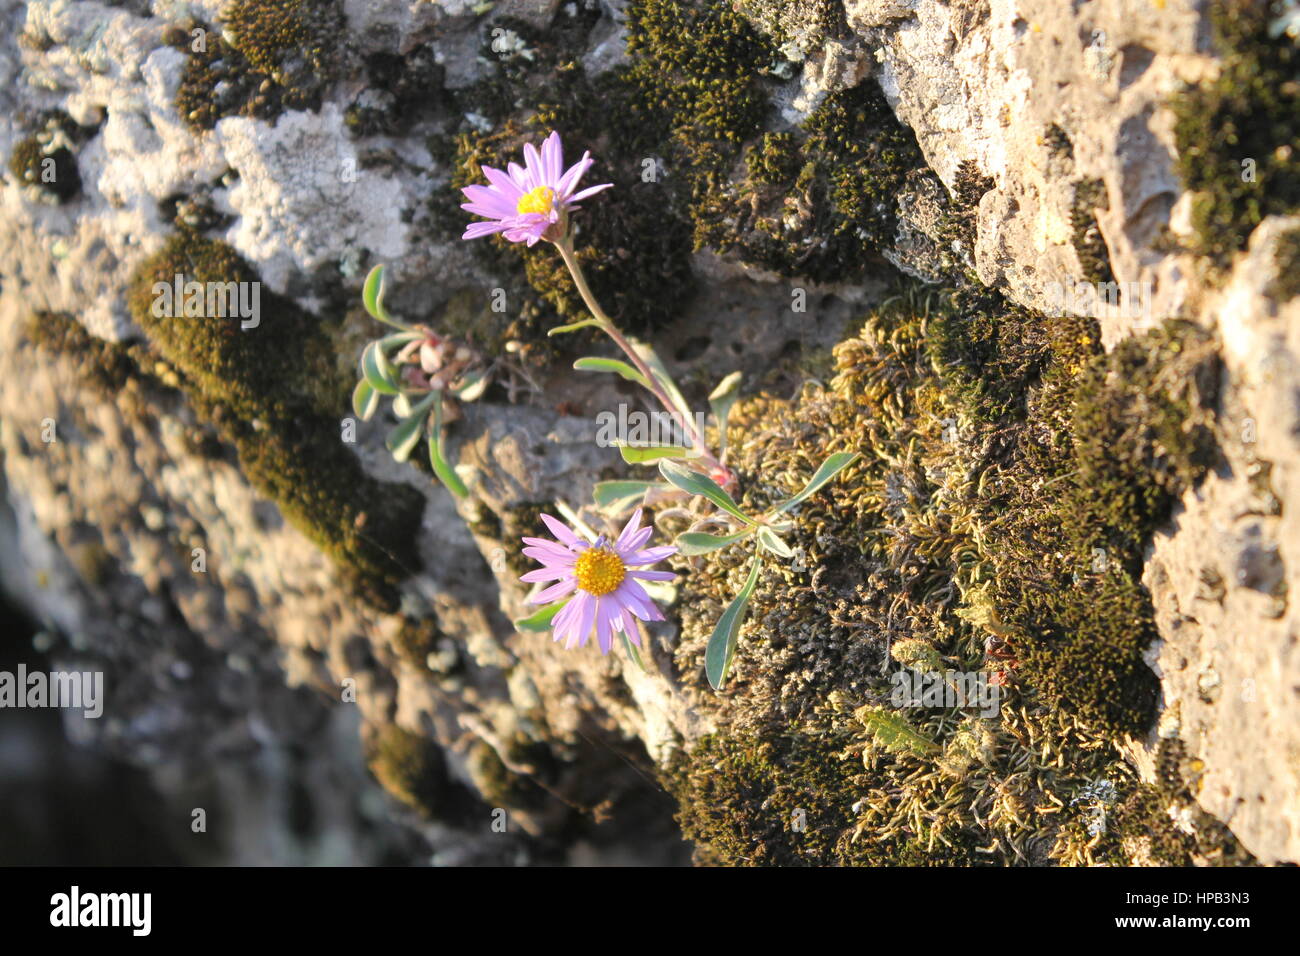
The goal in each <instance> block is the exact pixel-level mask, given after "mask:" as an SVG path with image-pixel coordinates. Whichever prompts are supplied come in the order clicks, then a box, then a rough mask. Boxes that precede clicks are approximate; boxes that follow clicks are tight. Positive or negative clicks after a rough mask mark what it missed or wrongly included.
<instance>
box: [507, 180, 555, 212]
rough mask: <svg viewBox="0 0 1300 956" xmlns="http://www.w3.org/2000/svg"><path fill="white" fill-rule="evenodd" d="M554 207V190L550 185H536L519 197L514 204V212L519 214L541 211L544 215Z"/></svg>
mask: <svg viewBox="0 0 1300 956" xmlns="http://www.w3.org/2000/svg"><path fill="white" fill-rule="evenodd" d="M554 208H555V190H554V189H552V188H551V187H550V186H538V187H537V188H536V189H534V190H532V191H530V192H526V193H524V194H523V195H522V196H520V197H519V202H518V203H517V204H516V205H515V212H517V213H519V215H521V216H522V215H524V214H525V213H530V212H536V213H541V214H542V215H543V216H546V215H549V214H550V212H551V210H552V209H554Z"/></svg>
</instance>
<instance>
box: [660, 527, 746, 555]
mask: <svg viewBox="0 0 1300 956" xmlns="http://www.w3.org/2000/svg"><path fill="white" fill-rule="evenodd" d="M748 534H749V531H748V530H745V531H740V532H737V533H736V534H705V533H704V532H703V531H685V532H683V533H682V534H679V535H678V536H677V538H676V540H674V541H673V544H675V545H677V549H678V550H679V551H680V552H681V553H682V554H684V555H686V556H687V557H694V556H695V555H697V554H708V553H709V552H710V551H717V550H718V549H719V548H725V547H726V546H727V545H729V544H733V543H735V542H736V541H739V540H740V539H741V538H743V537H745V536H746V535H748Z"/></svg>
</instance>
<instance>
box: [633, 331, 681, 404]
mask: <svg viewBox="0 0 1300 956" xmlns="http://www.w3.org/2000/svg"><path fill="white" fill-rule="evenodd" d="M628 341H629V342H630V343H631V345H632V348H633V349H635V350H636V354H637V355H639V356H641V361H643V362H645V364H646V367H647V368H649V369H650V372H651V374H653V375H654V377H655V378H657V379H658V380H659V384H660V385H662V386H663V387H664V391H665V392H667V393H668V398H669V399H671V401H672V403H673V407H675V408H676V409H677V411H679V412H680V413H681V414H682V416H683V417H684V418H685V419H686V421H688V422H689V421H694V420H695V415H694V414H693V413H692V412H691V407H690V406H689V405H687V404H686V399H685V398H683V397H682V393H681V391H680V390H679V389H678V388H677V383H676V382H674V381H673V377H672V376H671V375H669V374H668V367H667V366H666V365H664V363H663V362H662V361H661V360H660V358H659V356H658V354H656V352H655V350H654V349H652V348H651V347H650V346H649V345H648V344H646V343H645V342H641V341H638V340H637V339H629V340H628Z"/></svg>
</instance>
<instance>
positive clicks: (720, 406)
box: [709, 372, 740, 456]
mask: <svg viewBox="0 0 1300 956" xmlns="http://www.w3.org/2000/svg"><path fill="white" fill-rule="evenodd" d="M739 397H740V373H739V372H732V373H731V374H730V375H728V376H727V377H726V378H724V379H723V380H722V381H721V382H719V383H718V387H717V388H715V389H714V390H713V391H712V392H711V393H710V394H709V407H710V408H712V409H713V417H714V418H716V419H717V420H718V454H719V455H720V456H721V455H725V454H726V453H727V416H729V415H730V414H731V406H732V405H735V404H736V399H737V398H739Z"/></svg>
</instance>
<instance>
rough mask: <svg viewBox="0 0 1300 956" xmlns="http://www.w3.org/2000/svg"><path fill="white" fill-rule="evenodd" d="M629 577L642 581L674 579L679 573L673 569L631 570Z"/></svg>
mask: <svg viewBox="0 0 1300 956" xmlns="http://www.w3.org/2000/svg"><path fill="white" fill-rule="evenodd" d="M628 577H630V578H638V579H640V580H642V581H672V580H675V579H676V578H677V575H676V574H674V573H673V572H672V571H629V572H628Z"/></svg>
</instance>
